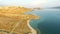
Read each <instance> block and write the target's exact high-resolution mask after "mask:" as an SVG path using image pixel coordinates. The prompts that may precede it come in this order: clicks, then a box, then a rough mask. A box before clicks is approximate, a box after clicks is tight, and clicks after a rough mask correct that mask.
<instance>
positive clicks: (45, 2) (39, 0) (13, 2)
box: [0, 0, 60, 8]
mask: <svg viewBox="0 0 60 34" xmlns="http://www.w3.org/2000/svg"><path fill="white" fill-rule="evenodd" d="M0 6H25V7H31V8H33V7H43V8H47V7H54V6H60V0H0Z"/></svg>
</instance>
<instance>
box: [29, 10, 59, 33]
mask: <svg viewBox="0 0 60 34" xmlns="http://www.w3.org/2000/svg"><path fill="white" fill-rule="evenodd" d="M28 14H34V15H38V16H40V18H39V19H37V20H31V21H30V24H31V26H32V27H33V28H34V29H36V30H39V32H41V34H60V9H44V10H36V11H33V12H28ZM39 34H40V33H39Z"/></svg>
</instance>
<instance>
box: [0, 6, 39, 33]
mask: <svg viewBox="0 0 60 34" xmlns="http://www.w3.org/2000/svg"><path fill="white" fill-rule="evenodd" d="M19 9H20V10H19ZM28 11H31V9H29V8H27V9H26V8H20V7H15V6H14V7H0V30H1V31H3V32H2V33H4V32H5V31H6V32H5V33H7V32H8V33H10V34H12V33H17V34H25V33H31V29H30V28H29V26H28V25H27V23H28V22H27V21H28V20H31V19H37V18H38V16H34V15H31V14H24V13H25V12H28ZM1 31H0V33H1ZM5 33H4V34H5Z"/></svg>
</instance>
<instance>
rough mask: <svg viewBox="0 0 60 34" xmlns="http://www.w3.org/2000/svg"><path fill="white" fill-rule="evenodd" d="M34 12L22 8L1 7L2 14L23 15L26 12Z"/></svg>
mask: <svg viewBox="0 0 60 34" xmlns="http://www.w3.org/2000/svg"><path fill="white" fill-rule="evenodd" d="M29 11H32V9H30V8H25V7H20V6H2V7H0V13H1V12H2V13H12V14H21V13H25V12H29Z"/></svg>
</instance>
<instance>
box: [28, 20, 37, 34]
mask: <svg viewBox="0 0 60 34" xmlns="http://www.w3.org/2000/svg"><path fill="white" fill-rule="evenodd" d="M27 25H28V27H29V28H30V29H31V32H32V34H37V30H35V29H34V28H32V27H31V25H30V20H28V21H27Z"/></svg>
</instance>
